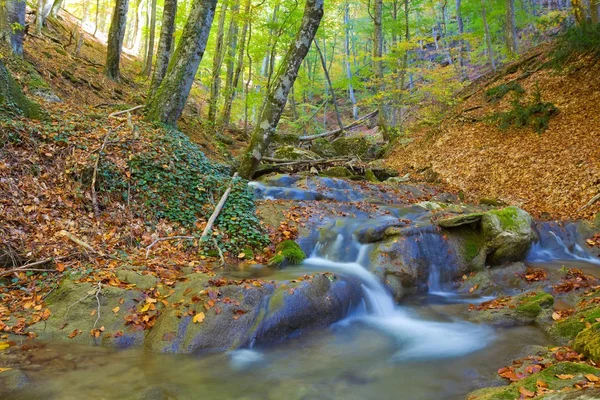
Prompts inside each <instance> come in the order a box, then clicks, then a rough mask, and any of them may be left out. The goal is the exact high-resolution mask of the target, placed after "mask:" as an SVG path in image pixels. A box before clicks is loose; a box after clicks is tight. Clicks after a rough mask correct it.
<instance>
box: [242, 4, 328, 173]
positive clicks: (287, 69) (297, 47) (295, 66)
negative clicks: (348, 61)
mask: <svg viewBox="0 0 600 400" xmlns="http://www.w3.org/2000/svg"><path fill="white" fill-rule="evenodd" d="M322 17H323V0H306V6H305V7H304V16H303V17H302V24H301V26H300V30H299V32H298V33H297V35H296V39H295V40H294V41H293V42H292V43H291V44H290V47H289V49H288V51H287V53H286V55H285V58H284V60H283V61H282V63H281V67H280V69H279V72H278V74H277V76H276V77H275V79H274V81H273V85H272V86H270V87H269V91H268V93H267V96H266V98H265V104H264V107H263V109H262V112H261V116H260V119H259V121H260V123H259V124H257V126H256V127H255V128H254V132H253V133H252V139H251V140H250V144H249V145H248V148H247V149H246V151H245V153H244V155H243V156H242V159H241V162H240V167H239V170H238V171H239V173H240V176H242V177H243V178H246V179H250V178H252V175H253V174H254V172H255V171H256V169H257V168H258V165H259V164H260V160H261V159H262V157H263V155H264V153H265V151H266V150H267V148H268V146H269V143H270V141H271V137H272V135H273V133H274V132H275V130H276V129H277V124H278V123H279V119H280V118H281V113H282V112H283V109H284V107H285V104H286V103H287V97H288V94H289V92H290V89H291V87H292V86H293V85H294V81H295V80H296V77H297V76H298V70H299V69H300V65H302V60H304V57H306V54H307V53H308V50H309V48H310V45H311V43H312V41H313V39H314V37H315V34H316V33H317V29H319V24H320V23H321V18H322Z"/></svg>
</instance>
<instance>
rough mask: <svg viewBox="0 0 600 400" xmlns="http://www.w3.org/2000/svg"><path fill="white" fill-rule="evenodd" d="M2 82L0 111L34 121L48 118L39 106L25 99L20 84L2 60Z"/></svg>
mask: <svg viewBox="0 0 600 400" xmlns="http://www.w3.org/2000/svg"><path fill="white" fill-rule="evenodd" d="M0 82H2V84H1V85H0V111H1V109H2V108H4V109H8V110H9V111H11V112H15V113H18V114H22V115H24V116H25V117H27V118H32V119H44V118H45V117H46V115H45V113H44V112H43V111H42V109H41V108H40V106H39V105H37V104H36V103H34V102H32V101H31V100H29V99H28V98H27V97H25V95H24V94H23V91H22V90H21V88H20V87H19V84H18V83H17V82H16V81H15V80H14V79H13V77H12V75H11V74H10V72H8V70H7V69H6V67H5V66H4V64H3V63H2V61H1V60H0Z"/></svg>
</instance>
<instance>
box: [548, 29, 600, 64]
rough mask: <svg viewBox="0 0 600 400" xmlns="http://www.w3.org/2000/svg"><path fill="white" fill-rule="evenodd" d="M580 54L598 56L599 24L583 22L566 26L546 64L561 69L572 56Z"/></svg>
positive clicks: (599, 52) (599, 48)
mask: <svg viewBox="0 0 600 400" xmlns="http://www.w3.org/2000/svg"><path fill="white" fill-rule="evenodd" d="M582 55H591V56H593V57H595V58H600V24H592V23H585V24H582V25H575V26H571V27H569V28H567V29H566V30H565V31H564V33H562V35H561V36H560V37H559V38H558V39H557V41H556V46H555V47H554V50H552V52H551V53H550V61H548V63H547V65H548V66H550V67H553V68H556V69H562V68H564V67H565V66H566V65H567V64H568V63H569V62H570V61H572V60H573V58H574V57H577V56H582Z"/></svg>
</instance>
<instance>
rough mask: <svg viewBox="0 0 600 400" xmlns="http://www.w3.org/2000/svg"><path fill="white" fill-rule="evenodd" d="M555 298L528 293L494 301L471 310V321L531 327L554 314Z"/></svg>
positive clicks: (544, 294) (537, 293) (547, 294)
mask: <svg viewBox="0 0 600 400" xmlns="http://www.w3.org/2000/svg"><path fill="white" fill-rule="evenodd" d="M553 305H554V297H552V295H551V294H549V293H545V292H528V293H524V294H520V295H518V296H514V297H512V298H500V299H496V300H492V302H490V304H489V305H488V304H486V303H483V304H482V305H481V306H480V308H481V309H478V308H476V309H474V310H471V312H470V313H469V319H470V320H471V321H474V322H479V323H487V324H491V325H497V326H519V325H529V324H532V323H534V322H536V321H537V320H538V318H543V317H544V316H545V315H546V314H548V313H551V312H552V306H553Z"/></svg>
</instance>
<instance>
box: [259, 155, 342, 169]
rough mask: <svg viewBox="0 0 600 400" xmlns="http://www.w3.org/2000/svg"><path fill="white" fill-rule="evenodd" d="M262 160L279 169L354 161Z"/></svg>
mask: <svg viewBox="0 0 600 400" xmlns="http://www.w3.org/2000/svg"><path fill="white" fill-rule="evenodd" d="M262 159H263V160H264V161H267V162H270V163H273V164H275V166H277V167H280V166H287V165H301V164H306V165H314V164H330V163H336V162H342V161H351V160H352V158H351V157H339V158H319V159H316V160H282V159H278V158H271V157H263V158H262Z"/></svg>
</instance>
